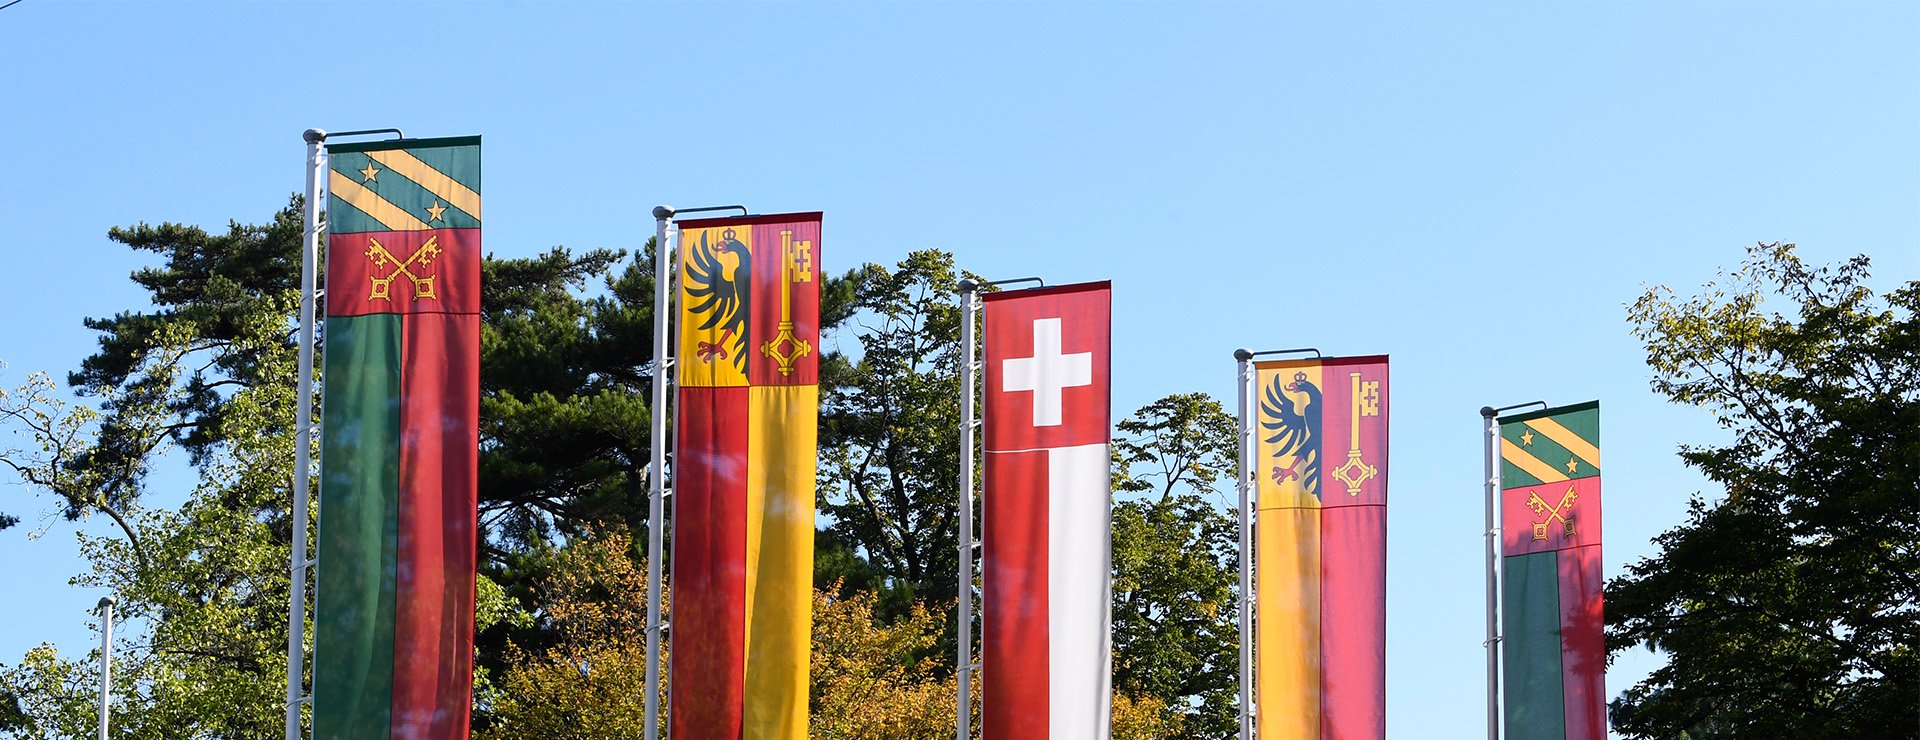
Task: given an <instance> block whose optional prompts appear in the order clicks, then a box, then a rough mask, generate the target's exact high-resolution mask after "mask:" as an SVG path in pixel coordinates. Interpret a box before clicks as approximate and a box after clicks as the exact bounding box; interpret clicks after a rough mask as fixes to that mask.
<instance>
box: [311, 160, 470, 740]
mask: <svg viewBox="0 0 1920 740" xmlns="http://www.w3.org/2000/svg"><path fill="white" fill-rule="evenodd" d="M327 152H328V161H329V162H330V164H331V168H332V172H331V174H330V175H329V177H328V181H327V182H328V184H327V191H328V200H327V322H326V359H325V372H324V374H323V375H322V376H321V377H322V378H323V379H324V380H325V382H326V385H325V390H324V392H325V402H324V403H323V404H322V409H323V411H322V415H321V463H322V467H321V470H320V534H319V559H318V571H319V572H318V579H317V580H318V582H319V583H318V586H317V587H316V591H315V594H316V595H315V597H314V598H315V605H314V617H313V622H314V638H313V737H314V738H315V739H316V740H334V739H335V738H340V739H342V740H366V739H367V738H409V739H411V738H422V739H433V740H438V739H447V740H451V739H453V738H462V739H464V738H466V737H468V734H469V733H468V709H469V707H470V706H471V704H472V701H473V598H474V556H475V550H474V547H475V542H474V536H475V520H476V519H477V513H476V510H475V501H476V499H475V494H476V488H475V481H476V475H475V472H476V467H477V466H478V461H479V446H480V437H479V419H480V139H479V137H468V138H457V139H406V140H400V141H383V142H373V143H359V144H334V145H330V146H328V147H327Z"/></svg>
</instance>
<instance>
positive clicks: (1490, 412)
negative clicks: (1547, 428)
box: [1480, 401, 1547, 419]
mask: <svg viewBox="0 0 1920 740" xmlns="http://www.w3.org/2000/svg"><path fill="white" fill-rule="evenodd" d="M1528 406H1539V407H1540V408H1543V409H1544V408H1546V407H1547V402H1546V401H1528V402H1526V403H1516V404H1514V405H1512V406H1501V407H1500V408H1494V407H1492V406H1481V407H1480V415H1481V416H1484V417H1486V418H1489V419H1491V418H1493V417H1496V416H1499V415H1500V412H1502V411H1512V410H1514V409H1524V408H1526V407H1528Z"/></svg>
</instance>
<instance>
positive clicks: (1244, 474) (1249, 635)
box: [1233, 349, 1257, 740]
mask: <svg viewBox="0 0 1920 740" xmlns="http://www.w3.org/2000/svg"><path fill="white" fill-rule="evenodd" d="M1233 359H1234V360H1236V361H1237V362H1238V364H1239V374H1238V375H1236V376H1235V377H1236V378H1238V382H1239V385H1240V475H1239V476H1237V480H1235V482H1234V487H1235V488H1238V489H1239V493H1240V740H1252V737H1253V725H1254V722H1255V721H1257V714H1256V713H1255V711H1254V705H1253V638H1254V635H1253V397H1252V393H1251V391H1250V390H1249V388H1250V387H1251V386H1252V385H1253V351H1252V350H1247V349H1237V350H1234V351H1233Z"/></svg>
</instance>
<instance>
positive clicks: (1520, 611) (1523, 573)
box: [1500, 552, 1567, 740]
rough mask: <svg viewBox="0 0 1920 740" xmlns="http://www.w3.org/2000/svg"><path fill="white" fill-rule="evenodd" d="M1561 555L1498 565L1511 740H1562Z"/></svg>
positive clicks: (1564, 722) (1542, 554)
mask: <svg viewBox="0 0 1920 740" xmlns="http://www.w3.org/2000/svg"><path fill="white" fill-rule="evenodd" d="M1559 556H1560V554H1559V553H1558V552H1538V553H1533V554H1531V555H1517V556H1514V557H1510V558H1507V559H1506V560H1504V561H1502V564H1503V566H1504V567H1503V568H1502V569H1501V571H1502V573H1501V577H1500V591H1501V597H1502V601H1501V620H1500V621H1501V626H1502V629H1501V642H1500V646H1501V649H1502V663H1501V665H1502V669H1501V670H1502V674H1503V680H1504V682H1505V686H1506V688H1505V696H1506V702H1505V703H1506V713H1507V723H1506V727H1507V731H1506V735H1505V736H1506V737H1510V738H1514V740H1522V739H1524V740H1565V738H1566V736H1567V713H1566V694H1565V692H1564V688H1563V686H1562V680H1561V672H1560V561H1559V560H1558V558H1559Z"/></svg>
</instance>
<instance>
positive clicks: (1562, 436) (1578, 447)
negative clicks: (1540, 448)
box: [1526, 416, 1600, 478]
mask: <svg viewBox="0 0 1920 740" xmlns="http://www.w3.org/2000/svg"><path fill="white" fill-rule="evenodd" d="M1526 425H1527V426H1528V427H1531V428H1532V429H1533V430H1534V431H1536V432H1539V433H1541V434H1544V435H1546V437H1547V439H1551V440H1553V441H1554V442H1556V443H1559V445H1560V446H1561V447H1565V448H1567V451H1568V452H1571V453H1573V454H1575V455H1578V456H1579V457H1580V459H1582V460H1585V461H1587V462H1590V463H1593V466H1594V467H1599V466H1600V448H1599V447H1596V446H1594V445H1593V443H1591V442H1588V441H1586V440H1584V439H1581V438H1580V435H1578V434H1574V433H1573V430H1571V429H1568V428H1566V427H1564V426H1561V425H1560V422H1558V421H1554V420H1553V417H1551V416H1548V417H1542V418H1539V419H1532V420H1529V421H1527V422H1526ZM1534 477H1536V478H1537V477H1539V476H1534Z"/></svg>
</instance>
